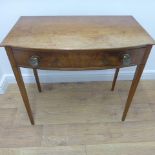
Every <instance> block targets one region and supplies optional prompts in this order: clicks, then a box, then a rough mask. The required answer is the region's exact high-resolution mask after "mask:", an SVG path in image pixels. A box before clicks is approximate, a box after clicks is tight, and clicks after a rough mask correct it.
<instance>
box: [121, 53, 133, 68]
mask: <svg viewBox="0 0 155 155" xmlns="http://www.w3.org/2000/svg"><path fill="white" fill-rule="evenodd" d="M130 64H131V57H130V55H129V54H124V55H123V65H124V66H129V65H130Z"/></svg>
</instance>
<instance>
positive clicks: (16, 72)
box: [5, 47, 34, 125]
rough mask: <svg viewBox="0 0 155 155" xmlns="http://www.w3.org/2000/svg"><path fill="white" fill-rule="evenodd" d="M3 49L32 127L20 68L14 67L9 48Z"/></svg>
mask: <svg viewBox="0 0 155 155" xmlns="http://www.w3.org/2000/svg"><path fill="white" fill-rule="evenodd" d="M5 49H6V52H7V55H8V58H9V60H10V63H11V66H12V70H13V72H14V75H15V78H16V81H17V84H18V87H19V90H20V93H21V96H22V98H23V101H24V104H25V108H26V111H27V114H28V116H29V119H30V122H31V124H32V125H34V120H33V115H32V111H31V107H30V104H29V99H28V96H27V92H26V89H25V85H24V81H23V78H22V75H21V71H20V68H19V67H18V66H17V65H16V61H15V59H14V55H13V51H12V49H11V48H10V47H6V48H5Z"/></svg>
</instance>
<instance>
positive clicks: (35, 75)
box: [33, 68, 41, 92]
mask: <svg viewBox="0 0 155 155" xmlns="http://www.w3.org/2000/svg"><path fill="white" fill-rule="evenodd" d="M33 73H34V77H35V80H36V83H37V87H38V91H39V92H41V85H40V81H39V76H38V71H37V69H36V68H33Z"/></svg>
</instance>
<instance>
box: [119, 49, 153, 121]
mask: <svg viewBox="0 0 155 155" xmlns="http://www.w3.org/2000/svg"><path fill="white" fill-rule="evenodd" d="M151 48H152V46H147V48H146V51H145V55H144V57H143V60H142V62H141V65H137V68H136V72H135V75H134V79H133V80H132V84H131V87H130V90H129V94H128V98H127V101H126V104H125V108H124V112H123V116H122V121H124V120H125V118H126V115H127V113H128V110H129V107H130V105H131V102H132V99H133V96H134V94H135V91H136V88H137V86H138V83H139V80H140V78H141V75H142V73H143V70H144V67H145V64H146V61H147V58H148V56H149V53H150V51H151Z"/></svg>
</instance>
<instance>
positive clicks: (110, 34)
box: [1, 16, 155, 50]
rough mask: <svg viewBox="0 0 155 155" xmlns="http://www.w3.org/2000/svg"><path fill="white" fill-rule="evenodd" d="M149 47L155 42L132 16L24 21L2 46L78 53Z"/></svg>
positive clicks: (13, 30)
mask: <svg viewBox="0 0 155 155" xmlns="http://www.w3.org/2000/svg"><path fill="white" fill-rule="evenodd" d="M135 36H136V37H135ZM147 44H149V45H152V44H155V42H154V40H153V39H152V38H151V37H150V36H149V35H148V34H147V32H146V31H145V30H144V29H143V28H142V27H141V26H140V25H139V24H138V22H137V21H136V20H135V19H134V18H133V17H132V16H49V17H48V16H42V17H41V16H40V17H39V16H35V17H32V16H31V17H21V18H20V19H19V21H18V22H17V24H16V25H15V26H14V28H13V29H12V30H11V32H10V33H9V34H8V36H7V37H6V38H5V39H4V41H3V42H2V43H1V46H12V47H25V48H35V49H66V50H75V49H112V48H124V47H132V46H142V45H147Z"/></svg>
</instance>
